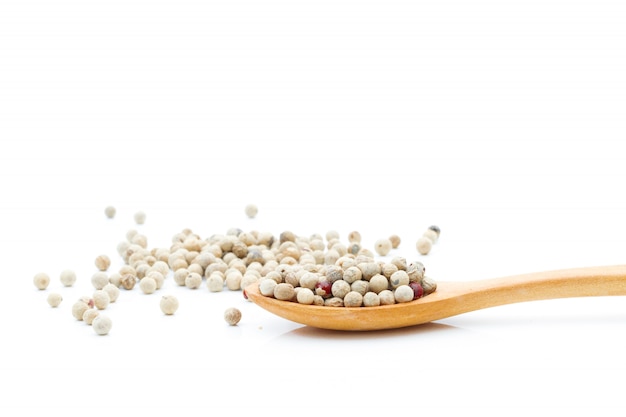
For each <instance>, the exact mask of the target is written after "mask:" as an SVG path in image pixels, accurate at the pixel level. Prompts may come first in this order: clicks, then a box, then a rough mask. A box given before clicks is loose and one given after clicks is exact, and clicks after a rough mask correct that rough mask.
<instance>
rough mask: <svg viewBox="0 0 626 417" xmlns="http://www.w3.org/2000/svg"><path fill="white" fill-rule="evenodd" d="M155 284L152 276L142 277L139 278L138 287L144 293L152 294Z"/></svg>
mask: <svg viewBox="0 0 626 417" xmlns="http://www.w3.org/2000/svg"><path fill="white" fill-rule="evenodd" d="M156 287H157V284H156V281H155V280H154V278H151V277H143V278H141V279H140V280H139V289H140V290H141V291H143V293H144V294H152V293H154V292H155V291H156V289H157V288H156Z"/></svg>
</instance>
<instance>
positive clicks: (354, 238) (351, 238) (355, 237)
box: [348, 230, 361, 243]
mask: <svg viewBox="0 0 626 417" xmlns="http://www.w3.org/2000/svg"><path fill="white" fill-rule="evenodd" d="M348 242H350V243H361V233H359V232H358V231H356V230H354V231H352V232H350V233H348Z"/></svg>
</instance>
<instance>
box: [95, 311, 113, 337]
mask: <svg viewBox="0 0 626 417" xmlns="http://www.w3.org/2000/svg"><path fill="white" fill-rule="evenodd" d="M112 326H113V322H112V321H111V319H110V318H109V317H108V316H105V315H102V314H98V316H97V317H96V318H94V319H93V321H92V323H91V327H93V330H94V332H96V334H98V335H100V336H104V335H107V334H109V332H110V331H111V327H112Z"/></svg>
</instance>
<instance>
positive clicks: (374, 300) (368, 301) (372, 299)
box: [363, 291, 380, 307]
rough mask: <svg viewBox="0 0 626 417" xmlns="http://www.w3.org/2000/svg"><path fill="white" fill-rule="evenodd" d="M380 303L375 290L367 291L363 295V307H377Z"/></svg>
mask: <svg viewBox="0 0 626 417" xmlns="http://www.w3.org/2000/svg"><path fill="white" fill-rule="evenodd" d="M379 305H380V297H379V296H378V294H376V293H375V292H371V291H370V292H368V293H366V294H365V295H364V296H363V307H377V306H379Z"/></svg>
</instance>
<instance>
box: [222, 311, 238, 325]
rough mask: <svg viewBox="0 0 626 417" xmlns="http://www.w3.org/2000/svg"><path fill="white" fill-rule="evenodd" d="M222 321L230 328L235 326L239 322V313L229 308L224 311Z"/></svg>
mask: <svg viewBox="0 0 626 417" xmlns="http://www.w3.org/2000/svg"><path fill="white" fill-rule="evenodd" d="M224 320H226V323H228V324H229V325H231V326H236V325H237V323H239V321H240V320H241V311H239V310H238V309H236V308H235V307H229V308H227V309H226V311H224Z"/></svg>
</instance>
